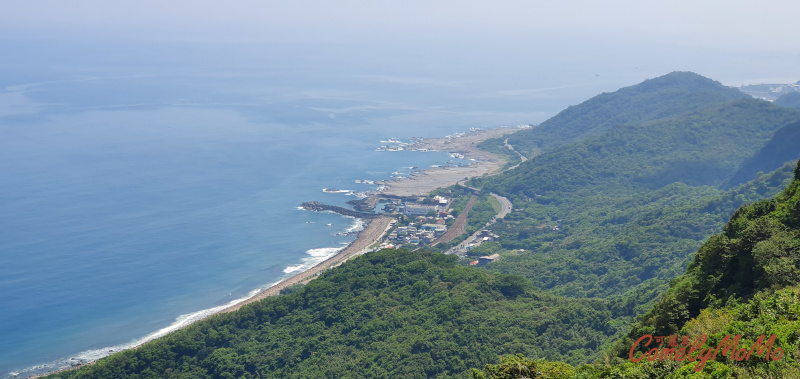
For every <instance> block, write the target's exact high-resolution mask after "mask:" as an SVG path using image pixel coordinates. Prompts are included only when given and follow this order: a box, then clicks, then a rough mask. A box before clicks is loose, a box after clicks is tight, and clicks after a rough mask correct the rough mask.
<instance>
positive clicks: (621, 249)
mask: <svg viewBox="0 0 800 379" xmlns="http://www.w3.org/2000/svg"><path fill="white" fill-rule="evenodd" d="M671 76H674V74H673V75H671ZM689 78H690V79H691V78H693V77H692V76H689ZM690 82H694V81H693V80H691V81H690ZM675 85H676V86H678V87H679V88H683V87H684V86H683V85H678V84H675ZM713 86H717V85H716V84H714V85H713ZM713 86H712V87H713ZM637 87H638V86H637ZM662 87H663V86H662ZM719 87H721V86H719ZM662 89H663V88H662ZM719 90H720V92H721V94H720V95H719V96H717V97H722V98H724V97H726V96H727V95H728V89H726V88H724V87H722V88H720V89H719ZM627 92H630V91H625V90H620V91H618V92H617V93H615V94H614V95H615V96H616V97H617V98H621V97H622V94H623V93H627ZM667 93H673V91H672V90H671V89H667ZM706 93H708V91H706ZM635 94H636V96H643V95H642V93H641V92H640V91H637V92H635ZM649 97H658V96H655V95H653V96H649ZM620 101H621V100H620ZM632 101H635V99H634V100H632ZM583 106H584V105H583V104H582V105H579V106H577V107H575V108H581V107H583ZM669 108H670V114H671V116H670V117H667V118H664V119H656V120H650V121H647V122H645V123H642V124H627V125H618V126H613V127H609V128H608V130H607V131H605V132H603V133H600V134H598V135H595V136H592V137H587V138H585V139H584V140H582V141H580V142H576V143H572V144H569V145H563V146H560V147H557V148H554V149H552V150H550V151H548V152H545V153H543V154H541V155H540V156H538V157H536V158H535V159H531V160H529V161H527V162H525V163H523V164H521V165H520V166H519V167H518V168H517V169H515V170H512V171H509V172H506V173H504V174H502V175H499V176H496V177H490V178H483V179H479V180H474V181H473V185H474V186H481V187H483V188H484V189H487V190H490V191H492V192H496V193H499V194H501V195H503V196H506V197H508V198H510V199H511V200H512V202H513V203H514V208H515V209H514V212H512V213H511V214H509V215H508V216H506V217H505V219H504V220H502V222H498V223H497V224H496V225H494V226H493V227H492V230H493V231H494V232H495V233H497V234H499V235H500V236H501V238H500V244H501V245H502V248H503V250H506V251H509V252H512V254H508V256H507V257H505V258H504V259H502V260H501V261H499V262H497V263H493V264H491V265H489V266H488V267H487V269H489V270H492V271H498V272H504V273H513V274H518V275H522V276H525V277H527V278H529V279H531V280H532V281H533V283H534V285H536V286H537V287H539V288H542V289H547V290H550V291H552V292H554V293H557V294H561V295H565V296H571V297H596V296H602V297H608V296H616V295H624V294H626V292H627V294H626V295H625V296H628V295H630V296H634V297H635V300H633V301H635V305H634V306H641V305H643V304H646V303H647V302H648V301H651V300H653V299H654V297H655V296H657V294H658V293H660V291H662V290H663V289H664V288H665V287H666V284H667V283H668V281H669V280H670V279H671V278H674V277H675V276H677V275H679V274H680V273H681V272H683V270H684V269H685V265H686V264H687V263H688V258H689V256H690V254H691V253H693V252H694V251H696V250H697V248H698V247H699V246H700V243H701V242H702V241H703V239H705V238H707V237H708V236H710V235H711V234H713V233H714V232H717V231H719V230H720V229H721V228H722V226H723V225H724V223H725V221H726V220H727V218H728V217H729V216H730V215H731V214H732V213H733V211H735V210H736V209H737V208H738V207H739V206H741V205H742V204H745V203H747V202H752V201H756V200H759V199H762V198H763V197H765V196H767V197H768V196H772V195H774V194H776V193H777V192H778V191H779V190H780V189H781V188H783V187H784V186H785V185H786V180H787V179H788V178H789V177H790V176H791V167H789V166H787V167H784V168H782V169H779V170H778V171H777V172H776V173H773V174H770V175H761V176H759V177H758V178H756V172H747V171H746V170H745V169H744V168H743V167H744V165H745V163H748V166H747V167H750V168H751V169H758V170H759V171H760V170H768V171H767V172H769V171H772V170H775V169H778V168H779V167H780V166H781V165H782V164H783V163H784V162H785V161H786V160H788V159H794V158H796V157H797V154H798V149H797V147H796V146H797V144H796V142H797V141H798V139H797V138H795V135H794V134H793V133H794V130H796V126H793V125H797V124H798V122H797V120H800V113H798V112H796V111H793V110H790V109H786V108H780V107H777V106H774V105H771V104H769V103H767V102H764V101H760V100H754V99H739V100H734V101H732V102H725V103H718V104H713V105H707V107H706V108H705V109H704V110H702V111H696V110H689V111H688V113H685V114H681V115H677V116H676V115H674V113H675V112H676V109H675V107H674V106H670V107H669ZM592 109H593V108H592ZM649 109H651V110H654V109H655V108H654V106H650V107H649ZM687 109H689V108H687ZM664 112H666V111H664ZM656 113H659V112H656ZM616 117H617V116H614V117H612V118H616ZM604 122H605V120H603V119H598V120H597V123H598V124H602V123H604ZM534 130H536V129H534ZM520 133H522V132H520ZM793 142H794V144H792V143H793ZM777 146H781V147H783V150H781V149H778V148H776V147H777ZM759 153H763V154H761V155H758V154H759ZM757 155H758V156H757ZM754 157H755V158H754ZM750 162H752V163H753V164H749V163H750ZM734 175H738V176H737V179H736V181H739V180H745V179H746V180H751V179H754V181H752V182H748V183H745V184H741V185H738V186H734V188H732V189H727V190H726V189H725V188H729V187H731V185H732V183H733V180H732V179H731V178H733V177H734ZM738 178H744V179H738ZM737 184H738V183H737ZM520 250H524V251H525V252H524V253H522V254H517V252H519V251H520ZM501 254H502V251H501ZM626 301H627V300H626Z"/></svg>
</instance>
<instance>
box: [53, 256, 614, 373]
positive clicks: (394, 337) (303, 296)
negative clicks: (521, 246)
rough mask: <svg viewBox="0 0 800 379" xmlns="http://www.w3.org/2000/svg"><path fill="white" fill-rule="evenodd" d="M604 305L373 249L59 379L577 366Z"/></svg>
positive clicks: (603, 331) (601, 329)
mask: <svg viewBox="0 0 800 379" xmlns="http://www.w3.org/2000/svg"><path fill="white" fill-rule="evenodd" d="M615 317H619V316H618V315H616V314H615V313H614V308H613V307H612V306H611V305H610V304H609V302H607V301H603V300H589V299H584V300H574V299H562V298H558V297H556V296H553V295H548V294H546V293H543V292H541V291H538V290H535V289H534V288H533V287H532V286H531V285H530V283H529V282H528V281H526V280H524V279H523V278H520V277H516V276H508V275H499V274H489V273H486V272H483V271H481V270H478V269H475V268H471V267H463V266H460V265H458V264H457V262H456V259H455V257H454V256H445V255H441V254H438V253H427V252H409V251H402V250H401V251H395V250H383V251H380V252H375V253H370V254H367V255H365V256H362V257H359V258H357V259H354V260H351V261H348V262H347V263H345V264H344V265H342V266H340V267H338V268H336V269H332V270H330V271H328V272H327V273H325V274H324V275H322V276H321V277H320V278H318V279H315V280H314V281H312V282H310V283H309V284H308V285H306V286H305V287H303V288H301V289H299V290H297V291H295V292H293V293H291V294H289V295H283V296H280V297H276V298H268V299H266V300H265V301H262V302H258V303H254V304H250V305H247V306H245V307H243V308H242V309H241V310H240V311H238V312H236V313H230V314H223V315H217V316H214V317H212V318H211V319H209V320H207V321H204V322H201V323H197V324H195V325H192V326H190V327H188V328H187V329H185V330H181V331H178V332H176V333H173V334H170V335H169V336H167V337H165V338H162V339H159V340H157V341H153V342H151V343H148V344H146V345H145V346H143V347H141V348H139V349H136V350H131V351H126V352H123V353H120V354H116V355H114V356H112V357H109V358H106V359H103V360H101V361H100V362H99V363H97V364H95V365H92V366H88V367H85V368H83V369H81V370H78V371H68V372H64V373H60V374H57V375H55V376H54V377H60V378H149V377H216V378H228V377H229V378H266V377H269V378H375V377H393V378H429V377H442V378H444V377H451V376H456V377H464V376H465V375H466V374H468V373H469V369H470V367H476V366H480V365H482V364H484V363H485V362H491V361H493V360H494V359H496V357H497V356H498V355H500V354H511V353H517V352H524V353H525V354H529V355H534V356H542V357H549V358H551V359H559V360H566V361H569V362H572V363H580V362H583V361H585V360H586V359H587V357H594V356H595V355H596V354H597V352H598V351H599V348H600V347H601V345H603V344H604V343H608V342H609V341H611V340H613V339H612V337H613V336H615V335H618V334H619V333H620V332H624V330H623V329H622V328H620V327H619V325H616V324H615V323H614V322H613V321H614V319H615Z"/></svg>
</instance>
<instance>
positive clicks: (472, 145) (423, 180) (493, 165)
mask: <svg viewBox="0 0 800 379" xmlns="http://www.w3.org/2000/svg"><path fill="white" fill-rule="evenodd" d="M519 130H520V128H496V129H480V130H474V131H471V132H467V133H460V134H458V135H455V136H448V137H444V138H435V139H420V140H417V141H416V142H415V143H413V144H410V145H408V146H407V147H406V150H412V151H441V152H448V153H456V154H461V155H463V156H464V158H466V159H470V160H471V161H472V163H471V164H469V165H468V166H458V167H432V168H427V169H424V170H421V171H419V172H417V173H416V174H415V175H413V176H409V177H406V178H402V179H395V180H385V181H376V182H375V184H378V185H381V189H379V190H377V191H375V193H373V195H390V196H416V195H419V196H423V195H427V194H428V193H430V192H431V191H433V190H435V189H437V188H442V187H449V186H452V185H455V184H458V182H460V181H463V180H464V179H465V178H472V177H476V176H482V175H484V174H488V175H491V174H494V173H496V172H497V171H499V170H500V169H502V167H503V166H504V165H505V163H506V161H505V159H504V158H503V157H502V156H499V155H496V154H493V153H490V152H487V151H484V150H480V149H479V148H478V147H477V145H478V144H479V143H480V142H482V141H485V140H487V139H491V138H498V137H502V136H505V135H508V134H511V133H514V132H517V131H519ZM361 220H363V221H364V223H365V226H364V229H363V230H361V231H360V232H358V235H357V236H356V239H355V240H353V242H351V243H350V244H349V245H347V246H346V247H345V248H343V249H342V250H340V251H338V252H337V253H336V254H334V255H333V256H331V257H329V258H327V259H325V260H324V261H322V262H319V263H317V264H315V265H314V266H312V267H311V268H309V269H307V270H304V271H302V272H299V273H297V274H295V275H292V276H290V277H288V278H286V279H283V280H281V281H279V282H277V283H275V284H273V285H271V286H269V287H267V288H264V289H262V290H260V291H258V292H255V293H254V294H253V295H252V296H249V297H247V298H242V299H240V300H235V301H234V302H233V303H229V304H230V305H228V306H221V307H215V308H216V309H215V308H211V309H207V310H202V311H199V312H203V313H204V315H203V317H200V318H196V319H193V320H191V321H190V322H187V323H185V324H182V325H180V326H179V327H177V328H174V329H171V330H170V331H169V332H172V331H175V330H180V329H183V328H186V327H188V326H190V325H192V324H194V323H195V322H198V321H202V320H204V319H206V318H208V317H211V316H213V315H215V314H219V313H229V312H234V311H236V310H239V309H240V308H241V307H243V306H244V305H246V304H250V303H254V302H257V301H261V300H263V299H265V298H268V297H271V296H277V295H280V292H281V290H283V289H286V288H289V287H291V286H294V285H297V284H306V283H308V282H309V281H311V280H313V279H314V278H316V277H317V276H318V275H319V274H321V273H322V272H324V271H325V270H327V269H329V268H333V267H336V266H339V265H341V264H342V263H344V262H346V261H347V260H349V259H351V258H353V257H357V256H359V255H362V254H365V253H366V252H368V251H369V250H370V246H372V245H374V244H375V243H377V242H378V241H380V240H381V239H382V238H384V236H385V235H386V234H387V232H388V231H389V229H390V228H391V226H392V225H393V221H394V220H395V219H394V217H389V216H380V217H377V218H375V219H372V220H369V219H361ZM169 332H168V333H169ZM156 333H157V332H156ZM154 334H155V333H154ZM161 337H163V335H158V336H157V337H154V338H147V337H145V340H144V341H141V342H139V343H136V344H135V345H134V346H131V347H130V349H137V348H139V347H141V346H143V345H144V344H147V343H148V342H150V341H153V340H155V339H158V338H161ZM129 346H130V345H129ZM123 350H127V348H126V349H123ZM117 352H119V351H115V352H114V353H117ZM99 359H102V358H99ZM99 359H96V360H92V361H89V362H85V363H81V364H77V365H74V366H72V367H65V368H63V369H58V370H56V371H52V372H48V373H45V374H38V375H35V376H31V377H30V378H41V377H45V376H47V375H51V374H55V373H58V372H62V371H69V370H74V369H78V368H80V367H83V366H87V365H92V364H94V363H96V362H97V360H99Z"/></svg>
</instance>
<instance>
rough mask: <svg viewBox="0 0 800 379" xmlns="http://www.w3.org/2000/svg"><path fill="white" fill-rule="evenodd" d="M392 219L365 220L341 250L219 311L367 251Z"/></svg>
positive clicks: (259, 297)
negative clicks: (355, 234) (363, 224)
mask: <svg viewBox="0 0 800 379" xmlns="http://www.w3.org/2000/svg"><path fill="white" fill-rule="evenodd" d="M392 220H394V218H392V217H380V218H376V219H374V220H368V221H366V222H367V223H368V224H367V225H366V227H364V230H362V231H361V232H359V233H358V237H357V238H356V239H355V241H353V242H352V243H351V244H350V245H348V246H347V247H346V248H344V249H342V251H340V252H338V253H336V255H334V256H332V257H330V258H328V259H326V260H324V261H322V262H320V263H317V264H316V265H315V266H314V267H312V268H310V269H308V270H305V271H303V272H301V273H299V274H297V275H295V276H292V277H290V278H288V279H286V280H284V281H282V282H280V283H278V284H276V285H274V286H272V287H270V288H267V289H265V290H263V291H261V292H259V293H258V294H256V295H255V296H253V297H251V298H249V299H247V300H245V301H243V302H241V303H239V304H236V305H234V306H231V307H228V308H226V309H225V310H223V311H222V312H221V313H224V312H233V311H235V310H237V309H239V308H241V307H242V306H243V305H245V304H249V303H253V302H256V301H259V300H262V299H264V298H266V297H269V296H275V295H279V294H280V293H281V290H282V289H284V288H288V287H291V286H293V285H295V284H305V283H308V281H310V280H311V279H314V278H315V277H316V276H317V275H319V274H320V273H321V272H323V271H325V270H327V269H329V268H331V267H336V266H338V265H340V264H342V263H344V262H345V261H347V260H348V259H350V258H352V257H356V256H359V255H361V254H364V253H366V252H367V251H369V250H370V248H369V247H370V246H372V245H373V244H374V243H376V242H378V240H380V239H381V237H383V235H384V234H385V233H386V231H387V230H389V226H390V225H391V222H392Z"/></svg>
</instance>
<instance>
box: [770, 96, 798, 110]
mask: <svg viewBox="0 0 800 379" xmlns="http://www.w3.org/2000/svg"><path fill="white" fill-rule="evenodd" d="M775 104H777V105H780V106H782V107H793V108H800V92H789V93H787V94H785V95H782V96H781V97H779V98H777V99H776V100H775Z"/></svg>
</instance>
